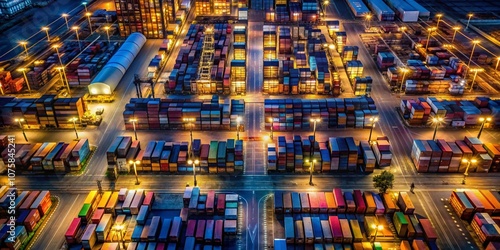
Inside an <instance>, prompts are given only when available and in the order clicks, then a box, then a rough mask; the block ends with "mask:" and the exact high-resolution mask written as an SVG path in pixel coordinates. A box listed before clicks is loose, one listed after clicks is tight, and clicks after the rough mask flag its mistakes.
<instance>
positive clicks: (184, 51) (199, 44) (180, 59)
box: [165, 24, 246, 94]
mask: <svg viewBox="0 0 500 250" xmlns="http://www.w3.org/2000/svg"><path fill="white" fill-rule="evenodd" d="M238 27H239V29H238V31H237V32H236V33H234V34H233V32H232V27H231V25H230V24H214V25H213V27H209V26H204V25H202V24H192V25H191V26H190V27H189V29H188V32H187V34H186V37H185V39H184V41H183V43H182V45H181V48H180V51H179V54H178V55H177V58H176V59H175V65H174V68H173V69H172V71H171V72H170V75H169V78H168V81H167V83H165V91H166V92H167V93H199V94H215V93H225V94H230V93H236V94H239V93H237V92H234V91H235V90H236V86H232V85H231V75H232V73H233V72H232V69H231V65H232V62H230V61H229V58H230V55H231V51H232V50H231V47H232V46H231V43H232V41H233V42H235V43H236V41H238V42H237V43H241V42H246V28H245V26H238ZM206 30H211V31H212V35H207V34H205V33H206ZM207 37H208V38H207ZM207 39H208V40H207ZM205 40H207V42H205ZM209 40H210V41H209ZM242 46H243V47H242ZM204 47H206V48H204ZM233 48H238V54H241V50H242V49H246V43H245V44H237V45H236V46H235V47H234V46H233ZM204 49H205V50H206V51H205V52H206V53H209V55H210V56H208V57H209V58H204V57H202V56H201V55H202V52H203V50H204ZM240 57H241V56H240ZM240 57H239V58H240ZM201 60H207V61H201ZM234 60H237V61H241V59H234ZM202 64H203V65H208V64H210V65H211V69H210V82H209V83H203V84H201V83H200V84H198V83H197V80H198V78H199V77H200V75H199V73H200V69H201V67H200V66H201V65H202ZM235 66H236V67H237V69H235V73H239V74H240V75H241V74H243V75H244V77H246V68H242V66H241V65H239V64H238V63H236V65H235ZM236 71H238V72H236ZM241 71H242V72H241ZM239 77H240V78H241V76H239ZM238 79H239V78H238ZM234 81H236V80H234ZM238 81H240V82H241V81H242V80H238ZM238 88H240V90H239V91H241V93H244V92H245V87H244V86H238ZM231 90H233V92H231Z"/></svg>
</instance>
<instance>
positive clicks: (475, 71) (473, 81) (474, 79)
mask: <svg viewBox="0 0 500 250" xmlns="http://www.w3.org/2000/svg"><path fill="white" fill-rule="evenodd" d="M471 71H472V72H474V77H473V78H472V83H471V84H470V90H469V92H472V89H473V88H474V83H475V82H476V77H477V73H479V72H483V71H484V69H482V68H479V69H471Z"/></svg>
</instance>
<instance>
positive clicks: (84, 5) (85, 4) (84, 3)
mask: <svg viewBox="0 0 500 250" xmlns="http://www.w3.org/2000/svg"><path fill="white" fill-rule="evenodd" d="M82 4H83V7H85V12H88V10H87V2H82Z"/></svg>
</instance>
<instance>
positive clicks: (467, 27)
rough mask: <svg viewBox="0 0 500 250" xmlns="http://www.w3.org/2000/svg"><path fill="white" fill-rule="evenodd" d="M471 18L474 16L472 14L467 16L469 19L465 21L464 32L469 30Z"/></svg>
mask: <svg viewBox="0 0 500 250" xmlns="http://www.w3.org/2000/svg"><path fill="white" fill-rule="evenodd" d="M473 16H474V14H472V13H469V14H467V17H468V18H469V19H467V26H465V30H467V29H469V23H470V19H471V18H472V17H473Z"/></svg>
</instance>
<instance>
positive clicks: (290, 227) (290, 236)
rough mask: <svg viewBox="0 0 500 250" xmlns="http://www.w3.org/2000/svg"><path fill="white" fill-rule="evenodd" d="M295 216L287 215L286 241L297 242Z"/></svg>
mask: <svg viewBox="0 0 500 250" xmlns="http://www.w3.org/2000/svg"><path fill="white" fill-rule="evenodd" d="M294 224H295V223H294V221H293V217H285V239H286V243H289V244H294V243H295V228H294Z"/></svg>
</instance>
